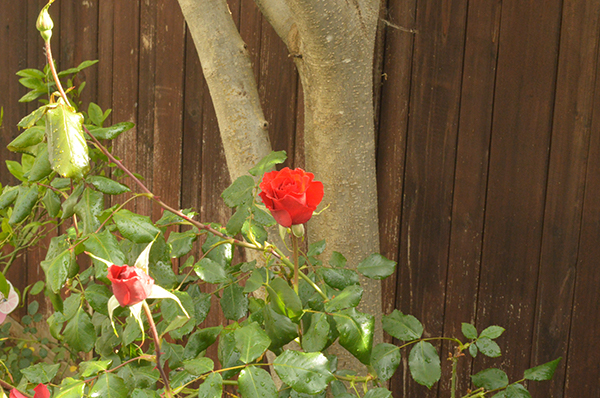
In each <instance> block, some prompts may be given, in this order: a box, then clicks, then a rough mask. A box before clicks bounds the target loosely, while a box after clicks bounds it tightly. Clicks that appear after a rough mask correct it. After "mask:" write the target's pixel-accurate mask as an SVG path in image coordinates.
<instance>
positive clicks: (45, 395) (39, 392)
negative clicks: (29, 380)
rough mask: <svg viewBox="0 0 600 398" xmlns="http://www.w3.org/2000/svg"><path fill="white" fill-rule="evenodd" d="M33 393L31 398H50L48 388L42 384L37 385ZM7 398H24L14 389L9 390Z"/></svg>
mask: <svg viewBox="0 0 600 398" xmlns="http://www.w3.org/2000/svg"><path fill="white" fill-rule="evenodd" d="M33 391H35V395H34V396H33V398H50V391H48V387H46V386H45V385H43V384H38V385H37V387H36V388H34V389H33ZM9 398H26V397H25V395H23V394H22V393H20V392H19V390H17V389H16V388H13V389H12V390H10V395H9Z"/></svg>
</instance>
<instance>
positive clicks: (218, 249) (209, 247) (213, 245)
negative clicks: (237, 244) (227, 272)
mask: <svg viewBox="0 0 600 398" xmlns="http://www.w3.org/2000/svg"><path fill="white" fill-rule="evenodd" d="M221 232H223V231H221ZM223 242H224V239H221V238H220V237H218V236H215V235H213V234H209V235H208V237H207V238H206V241H205V242H204V244H203V245H202V252H203V253H205V254H206V257H208V258H210V259H211V260H213V261H214V262H216V263H219V264H221V266H222V267H224V268H227V267H229V266H230V265H231V260H232V259H233V245H232V244H231V243H223Z"/></svg>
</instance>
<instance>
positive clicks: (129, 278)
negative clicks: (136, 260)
mask: <svg viewBox="0 0 600 398" xmlns="http://www.w3.org/2000/svg"><path fill="white" fill-rule="evenodd" d="M108 279H109V280H110V281H111V282H112V291H113V294H114V295H115V297H116V298H117V301H118V302H119V304H121V306H122V307H126V306H128V305H134V304H137V303H139V302H141V301H143V300H145V299H146V297H148V296H149V295H150V292H151V291H152V286H153V285H154V279H152V278H150V276H148V274H146V273H145V272H144V271H142V270H141V269H140V268H136V267H130V266H128V265H114V264H113V265H111V266H110V267H109V268H108Z"/></svg>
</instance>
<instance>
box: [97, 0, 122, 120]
mask: <svg viewBox="0 0 600 398" xmlns="http://www.w3.org/2000/svg"><path fill="white" fill-rule="evenodd" d="M98 21H99V23H98V98H97V99H96V101H97V102H98V105H100V107H101V108H102V109H110V108H112V107H113V102H112V95H113V94H112V92H113V89H112V88H113V68H112V66H113V47H114V44H113V42H114V0H102V1H101V2H100V3H99V4H98ZM112 120H115V121H116V122H119V120H117V119H114V118H113V117H112V114H111V115H109V116H108V119H107V120H106V122H105V124H106V125H107V126H110V125H111V121H112Z"/></svg>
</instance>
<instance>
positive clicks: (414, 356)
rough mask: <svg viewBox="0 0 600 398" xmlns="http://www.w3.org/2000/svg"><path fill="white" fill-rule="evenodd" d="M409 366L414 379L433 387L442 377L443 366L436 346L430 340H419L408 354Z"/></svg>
mask: <svg viewBox="0 0 600 398" xmlns="http://www.w3.org/2000/svg"><path fill="white" fill-rule="evenodd" d="M408 366H409V368H410V374H411V375H412V377H413V379H414V380H415V381H416V382H417V383H419V384H421V385H424V386H426V387H427V388H431V386H433V385H434V384H435V382H437V381H438V380H439V379H440V376H441V375H442V368H441V365H440V357H439V356H438V353H437V351H436V350H435V347H434V346H433V345H431V344H430V343H428V342H425V341H420V342H418V343H417V344H416V345H415V346H414V347H413V348H412V350H410V354H409V356H408Z"/></svg>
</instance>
